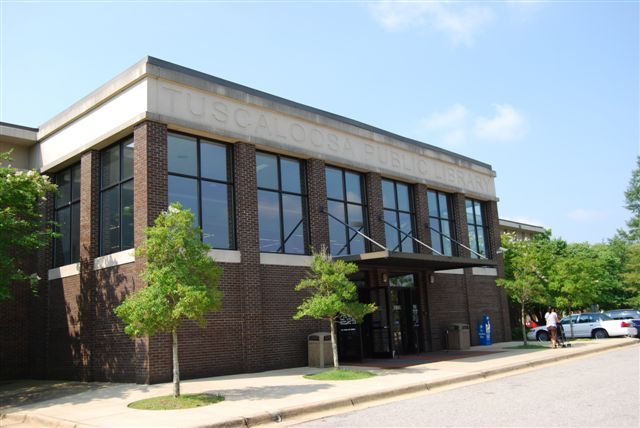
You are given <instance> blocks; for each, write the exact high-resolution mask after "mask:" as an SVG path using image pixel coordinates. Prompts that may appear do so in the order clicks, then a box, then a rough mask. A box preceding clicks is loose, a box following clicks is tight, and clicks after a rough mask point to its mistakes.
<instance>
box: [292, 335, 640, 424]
mask: <svg viewBox="0 0 640 428" xmlns="http://www.w3.org/2000/svg"><path fill="white" fill-rule="evenodd" d="M557 351H558V352H562V351H563V350H562V349H558V350H557ZM297 426H299V427H374V426H375V427H400V426H402V427H409V426H414V427H435V426H438V427H441V426H447V427H480V426H491V427H495V426H500V427H523V426H526V427H533V426H562V427H607V426H611V427H613V426H615V427H636V428H637V427H638V426H640V347H638V346H633V347H630V348H625V349H622V350H615V351H609V352H605V353H602V354H597V355H595V356H589V357H585V358H580V359H575V360H569V361H566V362H559V363H555V365H552V366H546V367H543V368H541V369H537V370H533V371H529V372H526V373H522V374H517V375H514V376H509V377H504V378H499V379H496V380H491V381H486V382H482V383H478V384H475V385H468V386H463V387H460V388H457V389H452V390H443V391H440V392H438V391H435V392H432V393H429V394H426V395H423V396H420V397H416V398H411V399H407V400H402V401H395V402H392V403H389V404H384V405H380V406H376V407H371V408H367V409H363V410H359V411H354V412H350V413H345V414H343V415H338V416H333V417H328V418H324V419H318V420H314V421H310V422H307V423H304V424H300V425H297Z"/></svg>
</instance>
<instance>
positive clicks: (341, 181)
mask: <svg viewBox="0 0 640 428" xmlns="http://www.w3.org/2000/svg"><path fill="white" fill-rule="evenodd" d="M325 175H326V183H327V208H328V211H329V213H330V214H331V215H332V216H334V217H336V218H338V219H340V221H342V222H343V223H346V224H348V225H349V226H351V227H352V228H353V229H355V230H357V231H359V232H361V233H364V234H365V235H366V234H367V233H368V232H367V225H366V221H365V213H366V208H365V207H366V206H365V205H364V204H363V201H364V200H365V199H364V195H363V188H364V185H363V178H362V175H361V174H358V173H356V172H352V171H346V170H343V169H340V168H334V167H329V166H328V167H327V168H326V169H325ZM340 221H337V220H336V219H335V218H333V217H331V216H330V217H329V241H330V247H329V250H330V252H331V255H333V256H342V255H346V254H360V253H364V252H365V251H366V245H365V241H364V238H363V237H362V236H361V235H359V234H358V233H356V231H355V230H353V229H350V228H348V227H346V226H345V225H344V224H342V223H340Z"/></svg>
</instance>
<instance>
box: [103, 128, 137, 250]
mask: <svg viewBox="0 0 640 428" xmlns="http://www.w3.org/2000/svg"><path fill="white" fill-rule="evenodd" d="M128 248H133V137H129V138H127V139H125V140H123V141H121V142H119V143H116V144H114V145H113V146H111V147H108V148H106V149H105V150H103V151H102V152H101V153H100V254H101V255H104V254H111V253H115V252H118V251H122V250H126V249H128Z"/></svg>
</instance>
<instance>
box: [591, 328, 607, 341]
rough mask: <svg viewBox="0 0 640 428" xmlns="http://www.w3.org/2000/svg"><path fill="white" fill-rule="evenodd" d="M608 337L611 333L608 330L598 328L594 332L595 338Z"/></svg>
mask: <svg viewBox="0 0 640 428" xmlns="http://www.w3.org/2000/svg"><path fill="white" fill-rule="evenodd" d="M607 337H609V334H608V333H607V331H606V330H602V329H598V330H596V331H594V332H593V338H594V339H606V338H607Z"/></svg>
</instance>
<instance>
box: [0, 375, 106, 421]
mask: <svg viewBox="0 0 640 428" xmlns="http://www.w3.org/2000/svg"><path fill="white" fill-rule="evenodd" d="M108 385H109V384H107V383H98V382H92V383H88V382H71V381H47V380H15V381H7V382H1V383H0V412H2V413H4V412H5V411H6V410H8V409H10V408H12V407H21V406H27V405H30V404H37V403H40V402H43V401H47V400H54V399H57V398H64V397H68V396H71V395H76V394H80V393H83V392H86V391H96V390H99V389H103V388H106V387H107V386H108Z"/></svg>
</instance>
